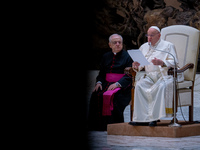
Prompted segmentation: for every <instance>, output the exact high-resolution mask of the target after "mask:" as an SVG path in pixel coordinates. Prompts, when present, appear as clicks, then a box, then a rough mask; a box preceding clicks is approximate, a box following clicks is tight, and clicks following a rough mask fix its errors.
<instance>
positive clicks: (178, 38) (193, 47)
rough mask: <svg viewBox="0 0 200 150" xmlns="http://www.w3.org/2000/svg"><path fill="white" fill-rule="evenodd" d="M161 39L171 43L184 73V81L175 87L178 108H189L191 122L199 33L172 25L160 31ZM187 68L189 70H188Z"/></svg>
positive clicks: (184, 26) (193, 29)
mask: <svg viewBox="0 0 200 150" xmlns="http://www.w3.org/2000/svg"><path fill="white" fill-rule="evenodd" d="M161 38H162V39H164V40H166V41H169V42H171V43H173V44H174V45H175V47H176V52H177V56H178V60H179V66H180V67H182V68H181V69H180V70H178V72H183V73H184V81H183V82H180V83H178V85H177V92H176V93H177V100H178V94H179V97H180V102H179V101H178V102H177V103H178V106H189V121H193V100H194V96H193V95H194V81H195V75H196V69H197V61H198V54H199V43H200V32H199V30H197V29H195V28H193V27H190V26H186V25H172V26H169V27H165V28H163V29H162V30H161ZM188 68H189V69H188Z"/></svg>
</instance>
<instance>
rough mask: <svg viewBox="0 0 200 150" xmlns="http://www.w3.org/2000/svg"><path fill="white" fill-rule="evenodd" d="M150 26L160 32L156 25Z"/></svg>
mask: <svg viewBox="0 0 200 150" xmlns="http://www.w3.org/2000/svg"><path fill="white" fill-rule="evenodd" d="M150 28H153V29H156V30H157V31H158V32H160V29H159V28H158V27H157V26H151V27H150ZM150 28H149V29H150Z"/></svg>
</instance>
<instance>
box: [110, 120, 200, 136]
mask: <svg viewBox="0 0 200 150" xmlns="http://www.w3.org/2000/svg"><path fill="white" fill-rule="evenodd" d="M169 124H170V121H169V120H161V121H160V122H158V123H157V126H155V127H149V126H132V125H129V124H128V122H127V123H116V124H108V126H107V133H108V135H126V136H148V137H172V138H177V137H187V136H197V135H200V124H199V123H194V122H190V123H185V122H184V121H179V122H178V124H181V127H169V126H168V125H169Z"/></svg>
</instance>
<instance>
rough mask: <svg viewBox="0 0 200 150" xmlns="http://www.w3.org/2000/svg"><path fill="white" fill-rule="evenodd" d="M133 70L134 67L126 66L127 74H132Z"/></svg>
mask: <svg viewBox="0 0 200 150" xmlns="http://www.w3.org/2000/svg"><path fill="white" fill-rule="evenodd" d="M132 71H133V69H132V67H126V68H125V69H124V73H125V74H130V75H131V74H132Z"/></svg>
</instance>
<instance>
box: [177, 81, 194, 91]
mask: <svg viewBox="0 0 200 150" xmlns="http://www.w3.org/2000/svg"><path fill="white" fill-rule="evenodd" d="M190 86H192V81H183V82H179V83H178V87H177V89H183V88H188V87H190Z"/></svg>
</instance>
